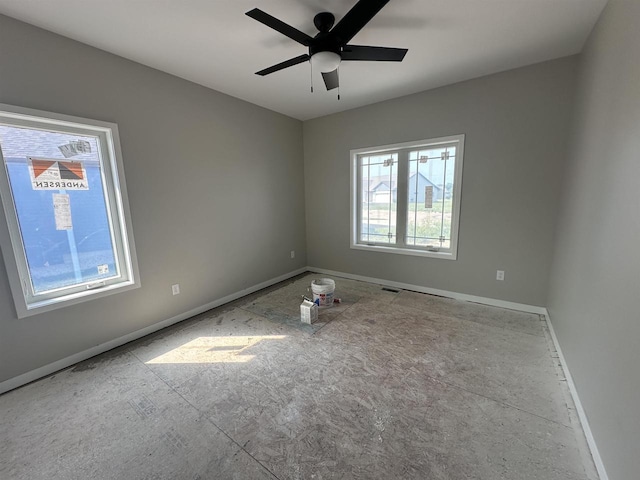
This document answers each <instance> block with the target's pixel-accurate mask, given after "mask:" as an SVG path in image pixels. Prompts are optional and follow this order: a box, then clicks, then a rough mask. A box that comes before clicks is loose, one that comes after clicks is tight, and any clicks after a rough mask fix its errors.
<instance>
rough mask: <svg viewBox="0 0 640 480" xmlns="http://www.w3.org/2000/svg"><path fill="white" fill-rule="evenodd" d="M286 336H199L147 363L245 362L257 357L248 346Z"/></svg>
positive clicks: (285, 336) (281, 338)
mask: <svg viewBox="0 0 640 480" xmlns="http://www.w3.org/2000/svg"><path fill="white" fill-rule="evenodd" d="M285 338H287V335H254V336H237V337H233V336H229V337H198V338H196V339H194V340H191V341H190V342H187V343H185V344H184V345H180V346H179V347H177V348H174V349H173V350H170V351H168V352H167V353H163V354H162V355H159V356H157V357H155V358H153V359H151V360H149V361H148V362H146V363H147V364H159V363H244V362H248V361H250V360H251V359H253V358H254V357H255V355H250V354H248V353H246V352H245V351H246V350H247V349H248V348H250V347H252V346H254V345H257V344H258V343H260V342H262V341H265V340H283V339H285Z"/></svg>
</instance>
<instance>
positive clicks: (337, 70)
mask: <svg viewBox="0 0 640 480" xmlns="http://www.w3.org/2000/svg"><path fill="white" fill-rule="evenodd" d="M336 74H337V75H338V78H340V65H338V68H336ZM338 100H340V83H338Z"/></svg>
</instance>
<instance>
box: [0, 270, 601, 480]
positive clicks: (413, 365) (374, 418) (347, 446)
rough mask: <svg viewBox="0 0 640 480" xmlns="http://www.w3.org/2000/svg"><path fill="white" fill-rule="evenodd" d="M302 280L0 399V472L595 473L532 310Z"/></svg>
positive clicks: (71, 475)
mask: <svg viewBox="0 0 640 480" xmlns="http://www.w3.org/2000/svg"><path fill="white" fill-rule="evenodd" d="M317 277H319V275H311V274H308V275H304V276H301V277H298V278H296V279H295V280H293V281H289V282H284V283H283V284H281V285H279V286H278V288H275V289H273V288H272V289H269V290H267V291H263V292H260V293H258V294H254V295H252V296H249V297H246V298H244V299H241V300H239V301H236V302H234V303H233V304H230V305H227V306H225V307H222V308H220V309H216V310H212V311H210V312H207V313H205V314H202V315H200V316H198V317H196V318H194V319H191V320H188V321H186V322H182V323H181V324H179V325H176V326H174V327H171V328H168V329H165V330H163V331H161V332H158V333H157V334H154V335H151V336H149V337H145V338H144V339H141V340H139V341H137V342H134V343H131V344H128V345H126V346H124V347H121V348H119V349H116V350H114V351H111V352H108V353H106V354H104V355H100V356H98V357H95V358H93V359H90V360H88V361H86V362H82V363H80V364H78V365H76V366H75V367H72V368H69V369H67V370H64V371H62V372H58V373H57V374H55V375H52V376H50V377H48V378H45V379H43V380H40V381H37V382H34V383H32V384H30V385H27V386H25V387H22V388H19V389H17V390H14V391H12V392H9V393H7V394H5V395H3V396H0V413H1V417H0V460H1V464H0V478H2V479H3V480H4V479H7V480H9V479H29V480H34V479H53V478H56V479H83V480H86V479H189V480H196V479H202V480H204V479H276V478H277V479H291V480H293V479H315V480H324V479H385V480H388V479H434V480H437V479H456V480H457V479H487V480H494V479H517V480H527V479H541V480H542V479H544V480H556V479H557V480H560V479H563V480H574V479H581V480H583V479H594V478H596V474H595V473H594V469H593V465H592V464H591V461H590V457H589V453H588V452H587V451H586V448H585V444H584V439H583V434H582V432H581V431H580V429H579V426H578V425H577V423H576V421H575V415H574V413H573V409H572V405H571V403H570V401H569V397H568V395H567V392H566V385H565V383H564V382H563V381H562V378H561V371H560V370H559V369H558V367H557V362H558V361H557V358H556V355H555V352H554V351H553V346H552V344H551V343H550V341H549V338H548V333H547V332H546V326H545V324H544V322H543V321H542V320H541V318H540V317H539V316H537V315H531V314H525V313H519V312H514V311H509V310H503V309H498V308H493V307H487V306H482V305H476V304H471V303H466V302H459V301H455V300H450V299H444V298H440V297H434V296H429V295H423V294H419V293H413V292H408V291H401V292H399V293H392V292H387V291H383V290H381V287H380V286H379V285H372V284H368V283H364V282H356V281H352V280H344V279H339V278H336V279H335V280H336V284H337V287H336V294H337V296H339V297H341V298H342V300H343V303H342V304H341V305H339V306H337V307H334V308H332V309H327V310H323V311H322V312H321V316H320V322H318V323H317V324H314V325H312V326H307V325H303V324H300V323H299V321H298V320H299V303H300V295H301V294H303V293H305V292H306V290H307V287H308V286H309V284H310V282H311V279H312V278H317Z"/></svg>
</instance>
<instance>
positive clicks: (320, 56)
mask: <svg viewBox="0 0 640 480" xmlns="http://www.w3.org/2000/svg"><path fill="white" fill-rule="evenodd" d="M311 65H312V66H313V69H314V70H317V71H319V72H324V73H328V72H333V71H334V70H335V69H336V68H338V65H340V55H338V54H337V53H334V52H318V53H315V54H313V55H312V56H311Z"/></svg>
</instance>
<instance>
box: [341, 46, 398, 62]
mask: <svg viewBox="0 0 640 480" xmlns="http://www.w3.org/2000/svg"><path fill="white" fill-rule="evenodd" d="M408 51H409V50H407V49H406V48H389V47H369V46H366V45H346V46H345V47H344V49H343V50H342V52H340V56H341V57H342V60H372V61H376V62H401V61H402V59H403V58H404V56H405V55H406V54H407V52H408Z"/></svg>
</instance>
